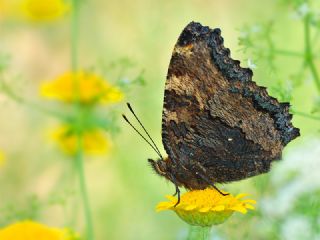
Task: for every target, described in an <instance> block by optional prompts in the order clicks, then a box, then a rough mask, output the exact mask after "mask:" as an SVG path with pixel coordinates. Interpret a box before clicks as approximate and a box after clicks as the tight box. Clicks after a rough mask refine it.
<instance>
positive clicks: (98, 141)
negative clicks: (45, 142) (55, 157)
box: [52, 125, 111, 155]
mask: <svg viewBox="0 0 320 240" xmlns="http://www.w3.org/2000/svg"><path fill="white" fill-rule="evenodd" d="M52 138H53V139H54V140H55V141H56V142H57V143H58V144H59V146H60V148H61V149H62V151H64V152H65V153H67V154H75V153H76V151H77V147H78V140H77V135H76V133H75V132H74V131H73V130H72V129H71V127H70V126H67V125H65V126H61V127H59V128H57V129H56V130H55V131H54V132H53V134H52ZM82 142H83V150H84V152H85V153H87V154H91V155H98V154H104V153H106V152H108V151H109V150H110V148H111V142H110V141H109V140H108V139H107V137H106V136H105V134H104V133H103V132H102V131H100V130H98V129H90V130H86V131H84V132H83V133H82Z"/></svg>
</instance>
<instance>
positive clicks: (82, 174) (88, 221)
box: [75, 133, 94, 240]
mask: <svg viewBox="0 0 320 240" xmlns="http://www.w3.org/2000/svg"><path fill="white" fill-rule="evenodd" d="M82 149H83V139H82V134H81V133H80V134H78V137H77V152H76V155H75V160H76V165H77V170H78V174H79V182H80V192H81V198H82V201H83V206H84V214H85V218H86V227H87V239H88V240H93V239H94V234H93V224H92V218H91V210H90V203H89V197H88V192H87V187H86V178H85V172H84V164H83V151H82Z"/></svg>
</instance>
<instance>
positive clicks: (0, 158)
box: [0, 151, 6, 168]
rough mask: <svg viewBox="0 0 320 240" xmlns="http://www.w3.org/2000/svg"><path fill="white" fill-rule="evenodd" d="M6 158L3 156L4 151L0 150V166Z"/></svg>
mask: <svg viewBox="0 0 320 240" xmlns="http://www.w3.org/2000/svg"><path fill="white" fill-rule="evenodd" d="M5 161H6V158H5V156H4V153H3V152H2V151H0V168H1V167H2V166H3V165H4V164H5Z"/></svg>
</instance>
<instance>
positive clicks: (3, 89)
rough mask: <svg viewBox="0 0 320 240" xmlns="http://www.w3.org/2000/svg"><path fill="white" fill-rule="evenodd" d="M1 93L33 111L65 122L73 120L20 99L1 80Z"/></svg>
mask: <svg viewBox="0 0 320 240" xmlns="http://www.w3.org/2000/svg"><path fill="white" fill-rule="evenodd" d="M0 91H1V92H3V93H4V94H6V96H7V97H9V98H10V99H11V100H13V101H15V102H16V103H18V104H22V105H24V106H26V107H28V108H30V109H32V110H36V111H38V112H41V113H44V114H48V115H51V116H54V117H56V118H60V119H63V120H64V121H68V120H70V118H71V117H70V116H68V115H65V114H62V113H60V112H56V111H53V110H50V109H47V108H45V107H43V106H41V105H38V104H36V103H34V102H31V101H28V100H26V99H24V98H22V97H20V96H19V95H17V94H16V93H15V92H14V91H13V90H12V89H11V88H10V87H9V86H8V85H7V84H6V83H5V82H4V80H2V79H0Z"/></svg>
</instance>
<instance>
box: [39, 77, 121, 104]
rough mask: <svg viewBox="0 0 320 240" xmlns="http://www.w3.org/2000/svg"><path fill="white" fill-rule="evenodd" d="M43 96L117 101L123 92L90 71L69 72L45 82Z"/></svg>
mask: <svg viewBox="0 0 320 240" xmlns="http://www.w3.org/2000/svg"><path fill="white" fill-rule="evenodd" d="M40 93H41V95H42V96H43V97H46V98H52V99H56V100H60V101H64V102H67V103H71V102H74V101H75V100H76V99H77V97H78V99H79V101H80V102H81V103H95V102H99V103H116V102H119V101H121V100H122V99H123V97H124V96H123V93H122V92H121V91H120V90H119V89H118V88H117V87H115V86H112V85H111V84H109V83H108V82H107V81H105V80H104V79H102V78H101V77H100V76H97V75H95V74H93V73H90V72H84V71H80V72H78V73H76V74H72V73H71V72H67V73H65V74H63V75H62V76H60V77H58V78H57V79H55V80H52V81H50V82H46V83H43V84H42V86H41V89H40Z"/></svg>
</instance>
